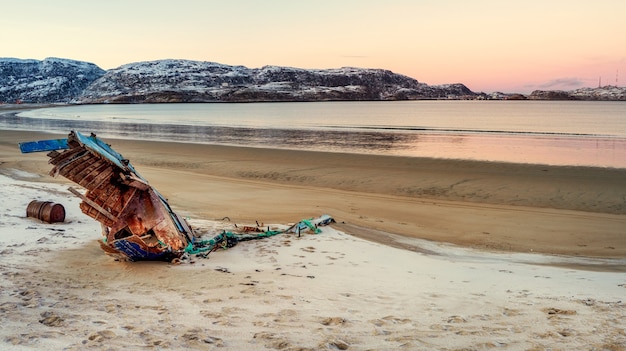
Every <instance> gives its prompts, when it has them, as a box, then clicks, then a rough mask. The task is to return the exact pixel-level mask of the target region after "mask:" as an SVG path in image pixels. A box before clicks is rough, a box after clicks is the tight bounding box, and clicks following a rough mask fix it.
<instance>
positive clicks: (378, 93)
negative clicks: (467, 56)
mask: <svg viewBox="0 0 626 351" xmlns="http://www.w3.org/2000/svg"><path fill="white" fill-rule="evenodd" d="M474 95H476V94H475V93H473V92H472V91H470V90H469V89H468V88H467V87H465V86H464V85H462V84H454V85H446V86H428V85H426V84H424V83H420V82H418V81H417V80H415V79H413V78H410V77H407V76H403V75H400V74H396V73H393V72H391V71H387V70H382V69H364V68H353V67H344V68H338V69H325V70H316V69H300V68H291V67H278V66H265V67H262V68H247V67H243V66H228V65H224V64H220V63H215V62H200V61H189V60H159V61H149V62H137V63H131V64H127V65H124V66H121V67H119V68H116V69H112V70H109V71H108V72H107V73H106V74H105V75H104V76H102V77H101V78H99V79H98V80H96V81H95V82H93V83H92V84H91V85H90V86H89V87H88V88H87V89H86V90H85V91H84V92H83V94H82V96H79V97H78V98H77V99H76V102H80V103H103V102H108V103H141V102H151V103H153V102H217V101H220V102H254V101H324V100H414V99H436V98H447V97H449V96H452V97H455V98H460V97H462V96H474Z"/></svg>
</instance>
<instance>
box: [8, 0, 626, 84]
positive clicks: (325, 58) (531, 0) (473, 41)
mask: <svg viewBox="0 0 626 351" xmlns="http://www.w3.org/2000/svg"><path fill="white" fill-rule="evenodd" d="M0 43H1V44H0V45H1V46H0V57H12V58H20V59H38V60H42V59H44V58H46V57H60V58H68V59H74V60H80V61H87V62H92V63H94V64H96V65H98V66H99V67H101V68H103V69H111V68H116V67H119V66H121V65H124V64H127V63H132V62H139V61H150V60H159V59H168V58H175V59H189V60H197V61H213V62H219V63H223V64H227V65H243V66H246V67H249V68H258V67H262V66H265V65H278V66H289V67H298V68H321V69H324V68H338V67H343V66H353V67H362V68H383V69H388V70H391V71H393V72H395V73H399V74H403V75H407V76H409V77H412V78H415V79H417V80H418V81H420V82H424V83H427V84H431V85H433V84H445V83H463V84H465V85H467V86H468V87H469V88H470V89H471V90H473V91H475V92H481V91H482V92H494V91H501V92H508V93H513V92H520V93H529V92H531V91H532V90H535V89H551V90H554V89H562V90H572V89H576V88H580V87H597V86H598V84H599V82H600V80H601V83H602V85H616V83H617V85H619V86H624V85H626V84H625V82H626V1H624V0H593V1H591V0H589V1H582V0H525V1H506V0H474V1H471V0H386V1H374V0H315V1H313V0H311V1H305V0H220V1H212V0H168V1H164V0H106V1H90V0H54V1H52V0H20V1H7V0H0Z"/></svg>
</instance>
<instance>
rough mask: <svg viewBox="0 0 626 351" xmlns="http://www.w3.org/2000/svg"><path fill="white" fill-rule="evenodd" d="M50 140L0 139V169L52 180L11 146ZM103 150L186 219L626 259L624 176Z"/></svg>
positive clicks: (281, 155)
mask: <svg viewBox="0 0 626 351" xmlns="http://www.w3.org/2000/svg"><path fill="white" fill-rule="evenodd" d="M55 137H66V135H51V134H45V133H33V132H16V131H0V157H1V160H2V161H1V162H2V164H0V169H19V170H24V171H27V172H30V173H34V174H38V175H40V176H41V177H39V178H36V179H30V180H31V181H44V182H49V181H53V180H54V179H53V178H51V177H50V176H48V175H47V173H48V172H49V170H50V166H49V165H48V164H47V160H48V158H47V157H46V155H45V153H39V154H29V155H22V154H21V153H20V152H19V149H18V148H17V143H18V142H20V141H29V140H40V139H46V138H55ZM107 142H109V143H110V144H112V146H113V147H114V148H115V149H116V150H117V151H119V152H120V153H122V154H123V155H124V157H126V158H128V159H130V160H131V162H132V163H133V164H134V165H135V166H136V168H137V169H138V171H139V172H140V173H141V174H142V175H143V176H144V177H145V178H146V179H148V180H149V181H150V183H151V184H152V185H153V186H155V187H156V188H157V189H158V190H159V191H160V192H161V193H163V194H164V195H165V196H166V197H167V198H168V199H169V201H170V203H171V204H172V206H174V207H175V208H177V209H178V210H179V211H182V212H184V213H186V214H188V215H190V216H192V217H197V218H203V219H218V218H223V217H229V218H231V219H232V220H233V221H240V222H254V221H257V220H258V221H260V222H266V223H285V222H287V221H293V220H294V218H299V217H301V216H309V215H310V216H315V215H318V214H321V213H328V214H330V215H332V216H333V217H335V218H336V219H337V220H338V222H340V223H342V222H343V223H345V225H342V226H341V229H342V230H344V231H347V232H349V233H350V234H353V235H357V236H363V235H366V233H372V231H374V233H373V234H371V235H369V236H368V238H369V239H373V240H377V239H380V240H383V241H388V239H387V237H386V236H385V233H392V234H400V235H403V236H408V237H414V238H420V239H427V240H434V241H438V242H447V243H454V244H457V245H462V246H468V247H473V248H480V249H494V250H504V251H511V252H540V253H548V254H561V255H570V256H584V257H617V258H620V257H622V258H623V257H626V236H625V235H624V228H626V216H625V214H626V182H624V179H626V169H608V168H593V167H550V166H542V165H523V164H507V163H494V162H476V161H459V160H438V159H421V158H408V157H389V156H373V155H353V154H339V153H323V152H305V151H292V150H272V149H261V148H245V147H229V146H217V145H198V144H183V143H165V142H153V141H136V140H107ZM56 181H61V182H63V181H64V179H56ZM380 232H382V233H380ZM381 238H382V239H381Z"/></svg>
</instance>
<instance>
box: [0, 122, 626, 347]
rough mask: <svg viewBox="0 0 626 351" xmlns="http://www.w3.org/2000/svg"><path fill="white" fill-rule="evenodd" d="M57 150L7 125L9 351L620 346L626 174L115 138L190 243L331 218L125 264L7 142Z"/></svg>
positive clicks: (57, 185)
mask: <svg viewBox="0 0 626 351" xmlns="http://www.w3.org/2000/svg"><path fill="white" fill-rule="evenodd" d="M83 132H88V131H83ZM54 137H65V135H52V134H45V133H33V132H18V131H0V183H1V184H0V185H1V187H2V195H3V202H2V205H1V206H0V233H1V234H2V235H0V243H1V247H2V250H1V251H0V253H1V255H0V272H1V273H2V280H3V284H2V287H3V288H2V293H1V295H0V314H1V315H2V320H3V327H2V330H1V331H0V336H1V339H0V343H2V344H1V346H2V348H3V349H14V350H30V349H41V348H46V349H58V350H61V349H67V350H74V349H76V350H78V349H86V348H89V349H102V350H107V349H121V348H124V349H130V350H134V349H157V350H158V349H198V350H200V349H202V350H206V349H229V350H230V349H232V350H271V349H278V350H320V349H322V350H398V349H404V350H433V349H437V350H474V349H475V350H478V349H492V348H498V349H507V350H547V349H552V350H559V349H563V350H565V349H598V350H601V349H607V350H624V349H625V347H624V345H626V333H625V332H624V324H623V320H624V317H625V316H626V304H625V303H624V300H623V296H625V295H624V294H625V293H626V279H624V272H626V236H625V235H624V233H625V231H624V229H625V228H626V215H625V214H626V200H625V199H626V184H625V183H624V181H623V179H626V170H622V169H603V168H585V167H549V166H538V165H517V164H504V163H490V162H469V161H457V160H436V159H414V158H403V157H381V156H369V155H347V154H332V153H318V152H304V151H289V150H270V149H255V148H239V147H227V146H215V145H190V144H179V143H163V142H152V141H136V140H106V141H107V142H108V143H110V144H111V145H112V146H113V148H115V149H116V150H117V151H119V152H120V153H122V154H123V155H124V156H125V157H126V158H128V159H130V160H131V161H132V163H133V164H134V165H135V167H136V168H137V170H138V171H139V172H140V173H141V174H142V175H143V176H144V177H145V178H147V179H148V180H149V181H150V183H151V184H152V185H153V186H154V187H156V188H157V189H158V190H159V191H160V192H161V193H163V194H164V195H165V196H166V197H167V198H168V199H169V202H170V204H172V205H173V206H174V208H175V209H176V210H177V211H178V212H180V213H182V214H184V215H185V216H186V217H188V218H189V221H190V223H191V224H192V225H193V226H194V227H195V228H196V230H197V231H198V232H200V233H207V234H210V233H217V232H219V231H220V230H222V229H228V228H232V226H233V225H234V224H235V223H237V224H243V225H246V224H253V223H255V222H256V221H258V222H262V223H266V224H273V225H274V224H275V225H288V224H290V223H293V222H296V221H299V220H300V219H302V218H308V217H314V216H318V215H321V214H329V215H331V216H333V217H334V218H335V219H336V220H337V222H338V223H337V224H334V225H331V226H329V227H324V228H323V230H322V233H320V234H316V235H314V234H307V235H303V236H301V237H297V236H295V235H287V234H285V235H279V236H276V237H273V238H269V239H265V240H260V241H254V242H244V243H240V244H239V245H237V246H236V247H234V248H232V249H229V250H225V251H217V252H213V253H211V255H210V256H209V258H208V259H199V258H194V259H193V261H192V262H189V263H185V264H182V265H172V264H168V263H158V262H156V263H155V262H152V263H145V262H144V263H128V262H118V261H114V260H113V259H112V258H110V257H108V256H106V255H104V253H103V252H102V251H101V250H100V248H99V245H98V244H97V240H99V238H100V226H99V223H97V222H95V221H93V220H92V219H91V218H89V217H87V216H85V215H83V214H82V213H81V212H80V210H79V208H78V203H79V202H80V200H79V199H77V198H76V197H74V196H73V195H71V194H70V193H69V192H68V191H67V186H68V185H69V183H68V182H67V181H66V180H64V179H54V178H51V177H50V176H48V175H47V172H48V171H49V170H50V166H49V165H48V164H47V157H46V156H45V154H44V153H42V154H29V155H22V154H20V153H19V149H18V148H17V143H18V142H19V141H30V140H39V139H49V138H54ZM33 199H40V200H50V201H55V202H59V203H62V204H63V205H64V206H65V208H66V211H67V213H68V214H67V219H66V221H65V223H57V224H46V223H42V222H40V221H37V220H34V219H32V218H26V216H25V209H26V206H27V205H28V203H29V202H30V201H31V200H33ZM224 217H228V218H229V219H230V221H226V220H223V218H224Z"/></svg>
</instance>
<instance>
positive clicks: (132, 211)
mask: <svg viewBox="0 0 626 351" xmlns="http://www.w3.org/2000/svg"><path fill="white" fill-rule="evenodd" d="M65 145H66V146H67V148H66V149H65V150H63V151H62V152H59V151H57V150H59V149H60V148H61V147H62V146H65ZM47 146H48V147H49V148H48V149H46V147H47ZM20 149H21V150H23V152H34V151H50V152H49V153H48V157H50V160H49V161H48V162H49V163H50V164H52V165H53V168H52V170H51V171H50V175H52V176H55V177H56V176H57V175H61V176H63V177H65V178H67V179H69V180H71V181H73V182H74V183H76V184H78V185H80V186H82V187H84V188H85V189H86V191H85V193H84V194H82V193H80V192H79V191H78V190H76V189H73V188H70V191H71V192H72V193H74V194H75V195H77V196H78V197H80V198H81V199H82V200H83V202H82V203H81V204H80V209H81V210H82V212H83V213H85V214H86V215H88V216H90V217H92V218H93V219H95V220H97V221H98V222H100V223H101V224H102V233H103V236H104V237H103V240H102V242H101V246H102V248H103V250H104V252H105V253H107V254H109V255H111V256H114V257H116V258H118V259H126V260H131V261H139V260H167V261H169V260H172V259H175V258H179V257H180V256H182V255H183V254H184V252H185V248H186V247H187V246H188V245H189V244H190V243H191V242H192V241H193V237H194V235H193V232H192V229H191V227H190V226H189V225H188V224H187V222H186V221H185V220H184V219H182V218H181V217H180V216H178V215H176V214H175V213H174V212H173V211H172V209H171V207H170V205H169V204H168V203H167V201H166V199H165V198H164V197H163V196H162V195H161V194H159V192H158V191H157V190H156V189H154V188H153V187H152V186H150V184H149V183H148V181H147V180H146V179H144V178H143V177H142V176H141V175H140V174H139V173H138V172H137V171H136V170H135V168H134V167H133V166H132V165H131V163H130V162H129V161H128V160H127V159H124V158H123V157H122V155H121V154H119V153H118V152H116V151H115V150H113V149H112V148H111V147H110V146H109V145H108V144H106V143H104V142H103V141H102V140H100V139H98V138H97V137H96V135H95V134H92V135H91V136H89V137H86V136H84V135H83V134H81V133H78V132H74V131H72V132H71V133H70V134H69V135H68V137H67V139H60V140H59V139H56V140H54V141H45V140H44V141H36V142H28V143H20Z"/></svg>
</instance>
